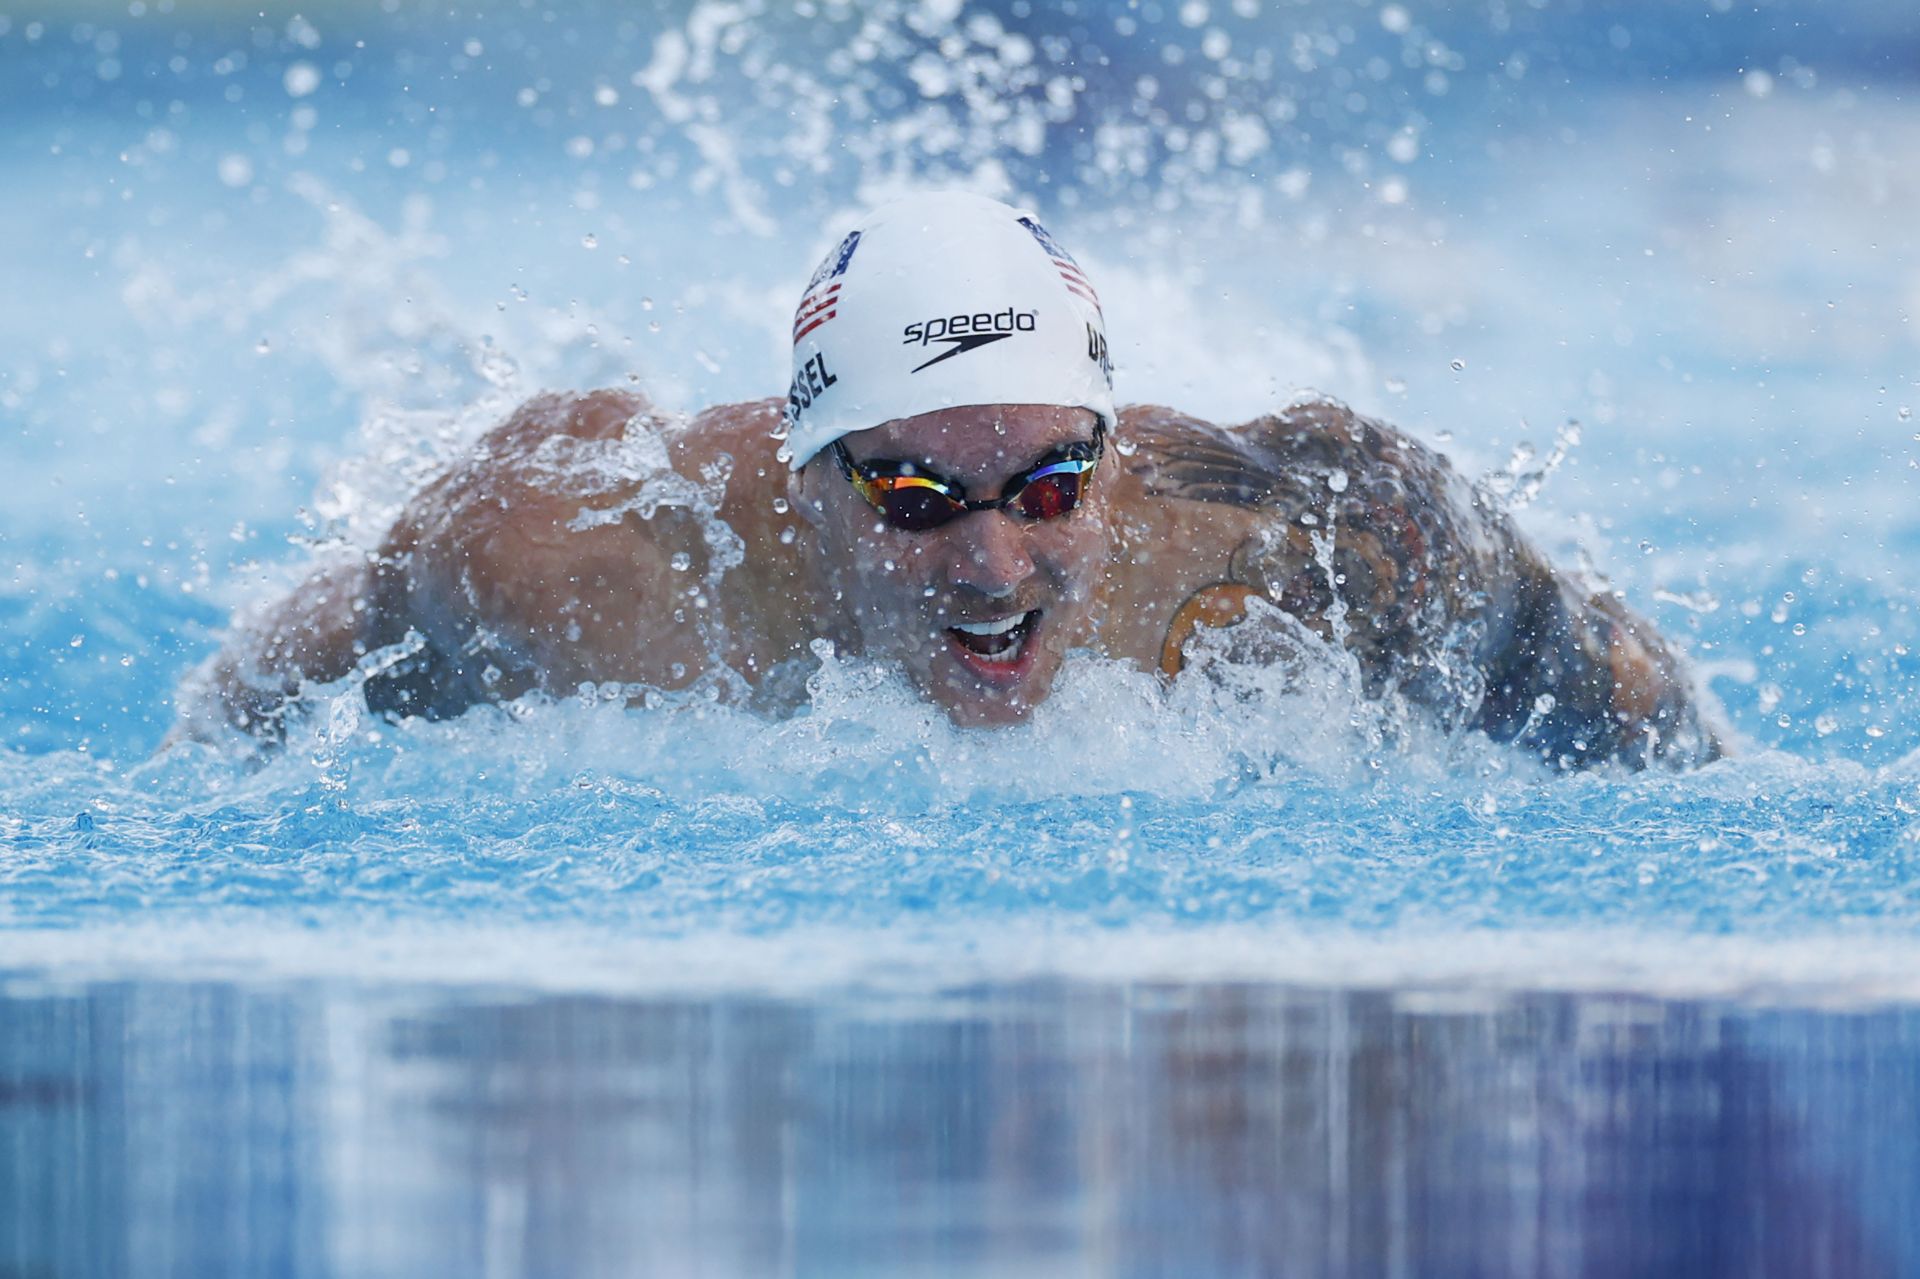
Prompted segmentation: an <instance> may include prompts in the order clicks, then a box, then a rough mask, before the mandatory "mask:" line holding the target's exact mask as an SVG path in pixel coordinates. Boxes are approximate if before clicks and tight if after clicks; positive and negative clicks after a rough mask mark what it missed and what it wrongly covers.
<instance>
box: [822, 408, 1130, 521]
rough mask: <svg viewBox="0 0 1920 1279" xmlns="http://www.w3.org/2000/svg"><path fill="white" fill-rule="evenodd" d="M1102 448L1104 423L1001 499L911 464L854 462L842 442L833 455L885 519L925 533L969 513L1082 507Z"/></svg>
mask: <svg viewBox="0 0 1920 1279" xmlns="http://www.w3.org/2000/svg"><path fill="white" fill-rule="evenodd" d="M1105 447H1106V423H1104V422H1102V423H1100V424H1099V425H1098V426H1096V427H1095V428H1094V432H1093V439H1092V440H1091V441H1088V442H1086V443H1079V444H1069V445H1067V446H1066V447H1065V448H1063V449H1061V450H1059V452H1057V453H1056V454H1054V455H1053V456H1052V457H1051V458H1049V459H1048V460H1047V461H1045V462H1042V463H1040V464H1039V465H1038V466H1036V467H1034V468H1033V469H1032V470H1029V471H1023V472H1021V473H1020V474H1019V475H1016V476H1014V477H1013V478H1012V479H1010V480H1008V481H1007V483H1006V485H1005V487H1004V488H1002V489H1001V492H1000V496H999V497H987V498H979V499H977V500H976V499H972V498H969V497H967V495H966V489H965V487H964V486H962V485H961V484H959V483H958V482H956V481H954V480H948V479H942V478H941V477H940V476H937V475H929V474H927V473H926V472H925V471H923V470H921V469H920V468H919V467H917V466H914V465H913V464H912V463H911V462H856V461H854V460H853V458H852V457H851V456H850V455H849V454H848V453H847V448H846V445H844V444H842V443H841V442H840V441H839V440H835V441H834V442H833V455H834V457H835V458H837V459H838V460H839V462H840V470H841V471H842V472H843V473H845V475H846V477H847V479H848V480H850V481H852V483H853V487H854V488H855V489H856V490H858V491H859V494H860V496H861V497H864V498H866V499H867V501H868V502H870V503H871V504H872V505H873V509H874V510H876V511H878V512H880V514H881V516H882V517H883V518H885V520H886V522H887V523H888V524H890V525H892V526H893V527H894V528H897V529H905V530H906V531H908V532H910V533H923V532H925V531H927V530H928V529H936V528H939V527H940V526H941V525H942V524H946V523H948V522H950V521H952V520H957V519H959V518H960V517H961V516H962V515H965V514H966V513H967V512H968V511H1013V512H1015V513H1017V514H1019V515H1022V516H1025V517H1026V518H1027V519H1030V520H1052V519H1058V518H1059V517H1060V516H1062V515H1065V514H1067V513H1068V512H1069V511H1071V510H1073V509H1074V508H1075V507H1076V506H1078V505H1080V495H1081V488H1082V487H1083V485H1084V483H1085V480H1086V477H1087V476H1089V475H1091V474H1093V468H1094V467H1096V466H1098V465H1099V464H1100V454H1101V453H1102V452H1103V451H1104V450H1105Z"/></svg>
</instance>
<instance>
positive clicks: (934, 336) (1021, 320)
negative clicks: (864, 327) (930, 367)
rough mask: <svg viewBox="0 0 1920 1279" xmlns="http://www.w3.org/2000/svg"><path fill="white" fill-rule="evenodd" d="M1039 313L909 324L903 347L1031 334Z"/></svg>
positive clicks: (948, 317)
mask: <svg viewBox="0 0 1920 1279" xmlns="http://www.w3.org/2000/svg"><path fill="white" fill-rule="evenodd" d="M1038 315H1039V313H1038V312H1037V311H1015V310H1014V309H1013V308H1012V307H1008V308H1007V309H1006V310H1004V311H993V312H988V311H975V312H974V313H973V314H971V315H936V316H935V317H934V318H933V319H931V320H921V321H919V322H918V323H916V324H909V325H908V326H907V327H906V328H904V329H902V330H901V333H902V335H903V336H902V337H901V339H900V342H901V345H902V346H908V345H911V344H913V343H915V342H918V343H919V344H920V345H921V346H926V345H928V344H929V343H932V342H938V341H939V340H940V339H941V338H945V337H959V336H962V335H966V334H974V333H1031V332H1033V330H1034V325H1035V324H1036V323H1037V318H1038Z"/></svg>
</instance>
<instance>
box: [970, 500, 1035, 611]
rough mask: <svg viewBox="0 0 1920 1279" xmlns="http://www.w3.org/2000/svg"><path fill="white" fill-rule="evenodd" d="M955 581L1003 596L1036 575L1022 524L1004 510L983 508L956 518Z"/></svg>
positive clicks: (993, 594) (994, 596) (992, 595)
mask: <svg viewBox="0 0 1920 1279" xmlns="http://www.w3.org/2000/svg"><path fill="white" fill-rule="evenodd" d="M953 527H954V534H955V539H956V542H957V544H956V545H955V547H954V552H955V554H954V561H953V568H952V570H951V573H952V578H953V581H954V584H955V585H957V586H964V587H970V588H972V589H973V590H976V591H978V592H980V594H982V595H985V596H987V597H988V598H990V599H1003V598H1005V597H1007V596H1009V595H1012V594H1013V593H1014V592H1015V591H1017V590H1018V589H1019V588H1020V584H1021V583H1022V582H1024V581H1026V580H1027V579H1028V578H1029V577H1031V576H1033V557H1032V556H1030V555H1028V554H1027V541H1026V537H1025V536H1024V535H1023V534H1022V532H1021V529H1020V525H1019V524H1018V523H1017V522H1015V520H1014V519H1013V517H1012V516H1010V515H1008V514H1007V513H1006V512H1005V511H980V512H978V513H976V514H973V515H969V516H967V517H965V518H964V519H959V520H956V521H954V526H953Z"/></svg>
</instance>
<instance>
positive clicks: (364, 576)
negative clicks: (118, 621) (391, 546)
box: [162, 558, 369, 749]
mask: <svg viewBox="0 0 1920 1279" xmlns="http://www.w3.org/2000/svg"><path fill="white" fill-rule="evenodd" d="M368 584H369V572H368V568H367V566H366V564H365V563H364V562H363V561H361V560H359V559H357V558H356V559H353V560H350V561H344V562H341V563H338V564H333V565H330V566H328V567H326V568H323V569H320V570H318V571H316V572H315V573H313V574H312V575H311V576H310V577H308V578H307V580H306V581H305V582H303V583H301V585H300V586H299V587H298V588H297V589H296V590H294V591H293V592H292V593H291V594H289V595H288V596H287V597H286V598H284V599H282V600H280V601H279V602H278V603H276V604H274V605H273V606H272V607H270V608H268V609H266V610H265V611H264V612H261V613H258V614H256V615H254V616H253V617H251V618H248V619H246V620H244V621H242V622H240V623H239V624H238V625H236V627H235V628H234V630H233V632H232V633H231V634H230V635H229V636H228V637H227V640H226V643H225V644H224V645H222V647H221V649H220V652H219V653H218V654H217V655H215V657H214V659H213V661H212V663H211V664H210V665H209V666H208V667H207V668H206V669H205V673H204V675H203V676H202V678H201V680H200V682H199V684H198V686H197V687H190V688H189V689H188V690H186V691H183V693H182V695H181V697H180V700H179V712H180V714H179V718H178V720H177V721H176V722H175V724H174V727H173V729H172V730H171V731H170V732H169V733H168V734H167V738H166V740H165V741H164V742H163V743H162V749H164V748H166V747H168V746H172V745H174V744H175V743H177V742H181V741H187V740H194V741H209V740H212V739H214V738H215V737H216V736H217V735H218V733H219V731H220V730H221V729H222V728H225V727H232V728H237V729H240V730H242V731H243V732H246V733H249V734H252V735H253V736H255V737H259V738H262V739H263V740H267V741H275V742H277V741H280V740H282V739H284V737H285V735H286V715H287V711H288V708H289V707H290V706H291V705H292V703H293V701H294V699H295V698H296V697H298V695H299V693H300V689H301V687H302V685H305V684H328V683H332V682H333V681H334V680H338V679H343V678H345V677H346V676H347V675H348V674H349V673H351V672H352V670H353V669H354V666H355V664H356V663H357V662H358V661H359V660H360V658H361V656H362V655H363V654H364V653H365V651H366V650H365V646H364V644H363V643H362V642H361V618H362V614H363V612H364V610H365V607H366V599H367V588H368Z"/></svg>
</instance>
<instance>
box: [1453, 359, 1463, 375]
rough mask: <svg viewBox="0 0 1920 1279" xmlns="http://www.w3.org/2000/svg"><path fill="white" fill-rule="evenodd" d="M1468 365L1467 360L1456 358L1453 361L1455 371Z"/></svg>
mask: <svg viewBox="0 0 1920 1279" xmlns="http://www.w3.org/2000/svg"><path fill="white" fill-rule="evenodd" d="M1466 367H1467V362H1466V361H1465V360H1462V359H1459V358H1455V360H1454V361H1453V365H1452V368H1453V371H1454V372H1455V373H1458V372H1460V371H1461V370H1462V369H1464V368H1466Z"/></svg>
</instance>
